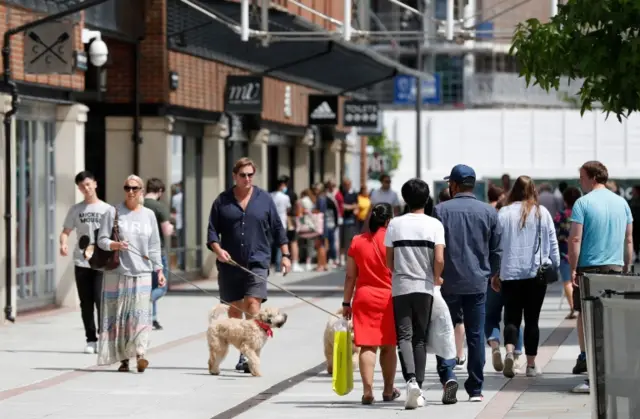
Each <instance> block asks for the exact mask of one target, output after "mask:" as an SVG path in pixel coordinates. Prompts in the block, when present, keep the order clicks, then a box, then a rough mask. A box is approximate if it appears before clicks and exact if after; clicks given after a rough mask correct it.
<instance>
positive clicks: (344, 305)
mask: <svg viewBox="0 0 640 419" xmlns="http://www.w3.org/2000/svg"><path fill="white" fill-rule="evenodd" d="M342 307H351V303H344V302H343V303H342Z"/></svg>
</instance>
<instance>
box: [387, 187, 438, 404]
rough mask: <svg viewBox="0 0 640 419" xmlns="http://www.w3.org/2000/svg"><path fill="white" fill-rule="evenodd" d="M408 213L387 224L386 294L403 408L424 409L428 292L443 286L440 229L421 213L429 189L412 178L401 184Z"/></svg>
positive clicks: (429, 316)
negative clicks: (388, 271)
mask: <svg viewBox="0 0 640 419" xmlns="http://www.w3.org/2000/svg"><path fill="white" fill-rule="evenodd" d="M402 198H403V199H404V201H405V202H406V203H407V205H408V206H409V213H407V214H405V215H402V216H400V217H395V218H393V219H392V220H391V222H389V226H388V227H387V233H386V235H385V238H384V245H385V246H386V248H387V266H388V267H389V269H391V271H392V272H393V278H392V286H391V294H392V296H393V312H394V316H395V322H396V334H397V339H398V347H399V349H400V364H401V366H402V373H403V376H404V379H405V380H406V381H407V398H406V400H405V408H406V409H415V408H417V407H422V406H424V403H425V400H424V397H423V395H422V382H423V381H424V374H425V365H426V360H427V359H426V358H427V352H426V345H427V336H428V328H429V322H430V320H431V308H432V305H433V289H434V286H436V285H441V284H442V278H441V275H442V270H443V269H444V247H445V242H444V227H443V226H442V223H441V222H440V221H438V220H437V219H435V218H433V217H430V216H428V215H426V214H425V213H424V206H425V204H426V203H427V199H428V198H429V185H427V184H426V183H425V182H424V181H422V180H420V179H411V180H409V181H407V182H406V183H405V184H404V185H402Z"/></svg>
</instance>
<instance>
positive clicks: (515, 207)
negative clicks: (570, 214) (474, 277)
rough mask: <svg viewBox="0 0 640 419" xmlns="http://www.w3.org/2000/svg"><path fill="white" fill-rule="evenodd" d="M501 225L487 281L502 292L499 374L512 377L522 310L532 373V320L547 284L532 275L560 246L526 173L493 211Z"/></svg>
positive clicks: (552, 261)
mask: <svg viewBox="0 0 640 419" xmlns="http://www.w3.org/2000/svg"><path fill="white" fill-rule="evenodd" d="M498 219H499V223H500V227H501V228H502V241H501V247H502V263H501V265H500V278H499V279H498V278H497V277H496V278H494V279H492V284H491V285H492V287H493V289H494V290H496V291H500V290H501V292H502V295H503V298H504V344H505V348H506V351H507V354H506V356H505V359H504V370H503V374H504V375H505V377H508V378H512V377H513V376H514V375H515V371H514V360H515V358H514V349H515V344H516V343H517V342H518V332H519V327H520V323H521V321H522V317H523V314H524V350H525V354H526V355H527V376H528V377H535V376H536V363H535V360H536V355H537V354H538V344H539V340H540V330H539V328H538V321H539V319H540V311H541V310H542V303H543V302H544V297H545V294H546V292H547V284H546V282H544V281H543V280H541V279H539V278H538V275H537V273H538V268H539V267H540V265H541V264H542V265H545V266H546V265H552V267H551V268H550V269H556V270H557V269H558V267H559V266H560V252H559V250H558V240H557V238H556V230H555V226H554V223H553V218H552V217H551V214H549V211H547V209H546V208H545V207H543V206H541V205H539V204H538V193H537V192H536V187H535V184H534V183H533V180H531V178H530V177H528V176H520V177H519V178H518V179H517V180H516V181H515V183H514V185H513V188H512V189H511V191H510V192H509V196H508V197H507V200H506V202H505V206H504V207H502V208H501V209H500V212H499V213H498Z"/></svg>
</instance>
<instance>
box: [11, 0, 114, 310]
mask: <svg viewBox="0 0 640 419" xmlns="http://www.w3.org/2000/svg"><path fill="white" fill-rule="evenodd" d="M107 1H109V0H87V1H83V2H82V3H80V4H76V5H75V6H71V7H69V8H68V9H67V10H65V11H63V12H59V13H55V14H52V15H48V16H45V17H43V18H42V19H37V20H33V21H31V22H28V23H25V24H24V25H21V26H16V27H15V28H12V29H9V30H8V31H6V32H5V33H4V37H3V45H2V72H3V77H2V81H3V83H4V85H5V86H6V87H8V88H9V90H10V92H11V108H10V109H9V110H7V112H6V113H5V114H4V121H3V125H4V177H5V179H4V181H5V188H4V222H5V231H4V234H5V307H4V316H5V319H6V320H7V321H9V322H12V323H14V322H15V321H16V319H15V317H14V316H13V307H12V294H13V291H12V288H13V282H12V281H13V262H12V261H13V249H12V244H13V240H12V239H13V234H12V233H13V231H12V229H11V217H12V214H11V210H12V208H11V200H12V199H13V190H12V188H11V179H12V178H13V167H11V160H12V157H11V122H12V119H13V116H14V115H15V114H16V112H18V103H19V99H20V97H19V93H18V85H17V84H16V82H14V81H13V80H12V79H11V37H12V36H13V35H15V34H18V33H21V32H25V31H27V30H29V29H32V28H35V27H37V26H40V25H43V24H45V23H49V22H54V21H56V20H58V19H62V18H63V17H67V16H69V15H72V14H75V13H78V12H80V11H82V10H86V9H88V8H90V7H93V6H98V5H100V4H102V3H106V2H107Z"/></svg>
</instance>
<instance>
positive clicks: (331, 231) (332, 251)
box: [324, 228, 348, 260]
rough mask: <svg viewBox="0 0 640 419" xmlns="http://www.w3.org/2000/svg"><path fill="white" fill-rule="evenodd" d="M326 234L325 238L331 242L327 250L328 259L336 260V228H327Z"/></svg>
mask: <svg viewBox="0 0 640 419" xmlns="http://www.w3.org/2000/svg"><path fill="white" fill-rule="evenodd" d="M324 234H325V238H326V239H327V241H328V242H329V251H328V252H327V259H328V260H336V259H337V258H338V255H337V253H336V229H335V228H328V229H326V230H325V233H324ZM347 250H348V249H347Z"/></svg>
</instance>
